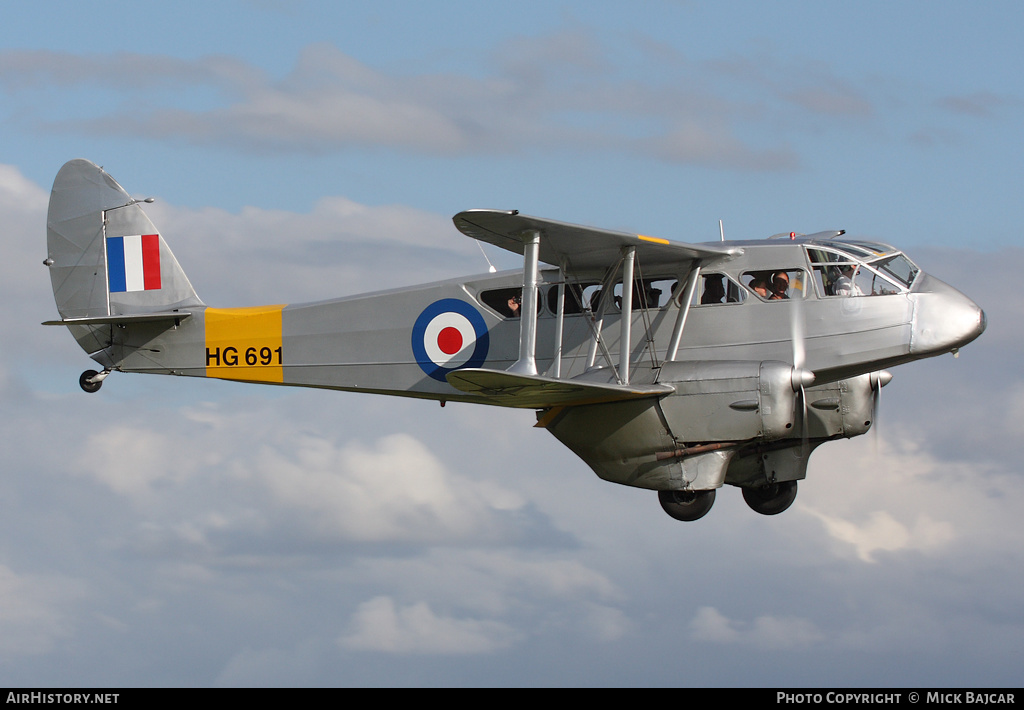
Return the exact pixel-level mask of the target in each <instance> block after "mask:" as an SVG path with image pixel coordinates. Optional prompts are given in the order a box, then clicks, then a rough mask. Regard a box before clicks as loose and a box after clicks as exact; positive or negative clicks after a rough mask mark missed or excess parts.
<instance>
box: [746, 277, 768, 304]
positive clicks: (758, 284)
mask: <svg viewBox="0 0 1024 710" xmlns="http://www.w3.org/2000/svg"><path fill="white" fill-rule="evenodd" d="M750 289H751V290H752V291H753V292H754V293H756V294H757V295H758V296H760V297H761V298H763V299H765V300H766V301H767V300H768V297H769V293H768V280H767V279H766V278H765V277H764V276H755V277H754V278H753V280H751V282H750Z"/></svg>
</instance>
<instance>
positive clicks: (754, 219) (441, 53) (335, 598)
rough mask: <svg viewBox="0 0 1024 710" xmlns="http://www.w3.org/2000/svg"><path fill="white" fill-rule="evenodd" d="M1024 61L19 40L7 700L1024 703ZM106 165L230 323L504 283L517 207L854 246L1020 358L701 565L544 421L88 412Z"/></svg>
mask: <svg viewBox="0 0 1024 710" xmlns="http://www.w3.org/2000/svg"><path fill="white" fill-rule="evenodd" d="M1022 25H1024V9H1022V6H1021V5H1020V4H1019V3H1011V2H986V3H970V4H968V3H953V2H943V3H935V2H929V3H925V2H906V3H883V2H862V3H856V4H852V3H838V2H817V3H811V2H806V3H805V2H778V3H754V2H749V3H747V2H731V3H705V2H668V1H661V2H653V1H652V2H644V3H641V4H639V5H637V4H635V3H634V4H631V5H629V6H628V7H627V5H626V4H623V3H589V2H588V3H582V2H544V3H540V2H520V3H516V4H514V5H507V4H504V5H498V4H487V3H480V2H474V3H469V2H445V3H429V4H428V3H414V2H397V1H395V2H376V3H373V4H366V3H334V2H330V3H328V2H323V3H321V2H301V1H298V2H287V3H285V2H274V1H273V0H266V1H265V2H205V3H186V2H180V3H162V4H157V3H153V4H147V3H121V2H95V3H70V2H69V3H60V2H45V1H44V2H39V3H33V4H32V5H31V6H28V5H26V6H24V7H23V8H19V9H16V10H9V11H8V12H6V13H5V21H4V23H3V24H2V25H0V216H2V217H3V220H4V224H5V228H4V234H5V236H4V240H5V242H4V243H5V245H6V248H7V249H8V258H7V259H5V260H3V263H2V264H0V297H2V298H3V299H4V301H5V303H7V304H8V307H7V308H6V309H5V311H4V313H3V315H2V316H0V318H2V323H3V327H4V329H5V332H6V333H7V337H5V338H4V340H3V342H2V344H0V420H2V427H3V430H4V432H5V437H3V440H2V441H0V460H2V461H3V464H4V466H3V468H4V472H3V474H2V475H0V684H6V685H21V686H33V685H186V686H191V685H229V686H230V685H364V684H368V685H631V686H643V685H690V686H701V685H727V686H739V685H759V686H776V685H784V686H827V685H865V686H889V685H893V686H914V685H920V686H937V685H963V686H972V685H973V686H987V685H1011V686H1013V685H1018V684H1019V663H1018V662H1017V661H1016V659H1018V658H1019V657H1020V653H1021V651H1022V650H1024V648H1022V647H1024V621H1022V620H1024V604H1022V599H1021V595H1020V593H1019V589H1020V585H1021V572H1020V571H1021V569H1022V568H1024V567H1022V564H1021V562H1022V559H1021V550H1022V549H1024V545H1022V544H1021V543H1022V542H1024V526H1022V525H1021V522H1020V519H1019V514H1018V511H1019V510H1020V507H1021V504H1022V503H1024V482H1022V480H1021V472H1020V464H1019V455H1018V453H1017V451H1016V450H1015V447H1014V444H1015V442H1016V441H1019V440H1020V437H1021V436H1022V435H1024V429H1022V428H1021V424H1020V422H1021V421H1024V417H1022V416H1021V415H1022V414H1024V372H1022V368H1021V365H1020V362H1019V357H1017V353H1019V352H1020V349H1021V346H1022V345H1024V343H1022V342H1021V341H1022V337H1021V333H1020V329H1019V326H1017V322H1018V319H1019V313H1020V312H1021V308H1022V307H1024V299H1022V297H1021V296H1020V295H1019V293H1018V291H1019V288H1018V284H1019V274H1020V273H1021V270H1022V269H1024V252H1022V251H1021V246H1022V238H1021V236H1020V232H1019V227H1018V225H1020V224H1021V223H1024V214H1022V211H1024V210H1022V207H1021V202H1020V200H1019V198H1018V195H1017V193H1018V192H1019V188H1020V185H1021V171H1022V168H1021V166H1022V165H1024V160H1022V158H1024V156H1022V143H1024V142H1022V141H1021V126H1024V121H1022V113H1024V86H1022V81H1024V80H1022V79H1021V75H1020V66H1021V64H1022V59H1024V56H1022V54H1024V53H1022V50H1021V48H1020V43H1019V36H1018V35H1019V29H1020V27H1021V26H1022ZM77 157H83V158H88V159H90V160H93V161H95V162H97V163H99V164H101V165H104V166H105V167H106V168H107V170H108V171H110V172H111V173H112V174H113V175H114V177H115V178H117V179H118V181H119V182H120V183H121V184H122V185H124V187H125V188H126V189H127V190H128V191H129V192H131V193H132V194H133V195H136V196H139V197H143V196H153V197H155V198H156V202H155V203H154V204H153V205H151V206H150V207H148V208H147V211H148V212H149V214H150V215H151V217H152V218H153V220H154V222H155V223H156V224H157V225H158V226H159V227H160V229H161V231H162V233H163V235H164V237H165V238H166V239H167V241H168V242H169V243H170V245H171V246H172V248H173V249H174V251H175V254H176V256H177V258H178V259H179V261H180V262H181V263H182V265H183V266H184V268H185V269H186V271H187V272H188V273H189V276H190V278H191V279H192V282H193V284H194V285H195V287H196V289H197V291H198V292H199V294H200V296H202V297H203V298H204V300H206V302H208V303H211V304H214V305H223V306H242V305H253V304H258V303H282V302H299V301H304V300H314V299H318V298H327V297H331V296H337V295H345V294H348V293H355V292H360V291H368V290H374V289H376V288H381V287H391V286H402V285H408V284H412V283H418V282H422V281H427V280H431V279H440V278H449V277H453V276H458V275H460V274H466V273H473V272H480V271H483V270H485V268H486V263H485V262H484V261H483V258H482V257H481V255H480V252H479V249H478V247H477V246H476V245H475V244H474V243H473V242H471V241H470V240H467V239H465V238H464V237H462V236H461V235H460V234H458V233H457V232H456V231H455V229H454V227H453V226H452V224H451V221H450V217H451V215H453V214H455V213H456V212H458V211H460V210H462V209H467V208H473V207H500V208H515V209H520V210H522V211H523V212H526V213H531V214H537V215H541V216H545V217H550V218H553V219H558V220H564V221H571V222H580V223H584V224H591V225H595V226H601V227H608V228H620V229H628V230H635V231H639V232H643V233H646V234H653V235H658V236H664V237H668V238H673V239H678V240H681V241H702V240H716V239H717V238H718V220H719V219H722V220H723V221H724V225H725V231H726V235H727V236H728V237H732V238H757V237H762V236H768V235H771V234H775V233H778V232H783V231H800V232H814V231H819V230H824V229H833V228H842V229H846V230H847V231H848V233H849V234H850V235H852V236H857V237H865V238H872V239H880V240H883V241H886V242H890V243H894V244H897V245H899V246H901V247H904V248H906V249H907V250H908V252H909V253H910V255H911V257H913V258H914V259H916V260H917V261H918V262H919V263H920V265H921V266H922V267H924V268H925V269H927V270H928V271H930V272H932V273H934V274H935V275H937V276H938V277H939V278H942V279H944V280H947V281H949V282H950V283H952V284H954V285H956V286H957V287H958V288H961V289H962V290H963V291H964V292H966V293H967V294H968V295H970V296H971V297H972V298H974V299H975V300H977V301H978V302H979V303H980V304H981V305H982V306H983V307H984V308H985V309H986V312H987V314H988V316H989V323H990V325H989V330H988V331H987V332H986V333H985V335H984V336H983V337H982V338H981V339H980V340H979V341H978V342H977V343H975V344H973V345H971V346H970V347H968V348H965V350H964V352H963V353H962V354H961V357H960V358H959V359H957V360H954V359H953V358H951V357H944V358H939V359H935V360H930V361H927V362H921V363H915V364H912V365H908V366H904V367H901V368H898V369H897V370H896V372H895V375H896V377H895V379H894V380H893V382H892V384H890V385H889V386H888V387H887V388H886V389H885V391H884V395H885V396H884V398H883V411H882V422H883V426H882V431H881V432H880V433H875V432H873V433H872V434H870V435H869V436H867V437H861V439H858V440H853V441H850V442H845V443H841V444H834V445H832V447H835V448H834V449H833V451H832V452H829V453H828V454H825V453H824V452H825V451H827V450H828V448H831V447H826V449H823V450H822V452H819V453H818V454H816V455H815V458H814V459H812V461H811V469H810V473H809V477H808V480H807V481H806V482H804V483H802V484H801V493H800V496H799V498H798V500H797V503H796V504H795V505H794V507H793V509H792V510H790V511H788V512H787V514H785V515H783V516H778V517H777V518H764V517H762V516H757V515H755V514H753V513H751V512H750V511H749V510H747V508H746V506H745V505H744V504H743V502H742V499H741V498H740V496H739V494H738V491H735V490H726V491H722V492H721V494H720V495H719V500H718V502H717V503H716V505H715V508H714V510H713V511H712V513H711V514H709V516H708V517H707V518H706V519H704V520H702V521H701V522H700V523H698V524H695V525H681V524H678V523H675V522H674V521H672V520H670V519H669V518H668V517H667V516H665V515H664V514H663V513H662V512H661V510H660V508H659V506H658V505H657V502H656V500H655V498H654V497H653V495H652V494H650V493H649V492H647V491H638V490H633V489H625V488H620V487H616V486H612V485H610V484H606V483H603V482H601V481H600V480H598V479H597V478H596V477H595V476H594V475H593V474H592V473H591V472H590V471H589V470H588V469H587V468H586V466H585V465H584V464H583V463H582V462H580V461H579V460H578V459H576V458H575V457H574V456H573V455H572V454H571V453H570V452H569V451H567V450H566V449H564V448H562V447H561V446H560V445H559V444H558V443H557V442H556V441H554V440H553V439H552V438H551V437H550V436H547V434H546V433H545V432H543V431H539V430H535V429H532V428H531V426H530V425H531V424H532V421H531V415H530V413H524V412H509V411H503V410H494V409H491V408H474V407H469V406H455V405H452V406H449V407H447V408H446V409H445V410H441V414H439V413H438V412H439V410H438V408H437V407H436V404H435V405H431V404H430V403H425V402H409V401H404V400H391V399H386V398H373V397H364V396H357V395H350V394H338V393H329V392H309V391H302V392H294V391H291V390H281V389H276V388H258V387H245V386H241V385H238V384H233V383H223V382H206V381H198V382H182V381H181V380H178V379H176V378H175V379H171V378H140V377H129V376H118V375H115V376H113V377H111V378H110V379H109V380H108V381H107V383H106V384H105V385H104V388H103V390H102V392H101V393H100V394H98V395H95V396H86V395H84V394H82V393H81V392H80V391H79V390H78V387H77V376H78V373H79V372H80V371H81V370H83V369H85V368H87V367H89V366H90V365H91V362H90V361H89V360H88V359H87V358H86V357H85V356H84V355H83V354H82V353H81V352H80V351H79V350H78V348H77V347H76V346H75V344H74V342H73V341H72V339H71V338H70V337H68V335H67V334H66V333H64V332H60V331H59V329H56V328H42V327H40V326H39V325H38V323H39V322H40V321H42V320H46V319H49V318H52V317H54V313H55V309H54V306H53V301H52V297H51V294H50V290H49V283H48V279H47V277H46V274H45V272H44V269H43V268H42V267H41V266H39V262H40V261H41V260H42V258H43V256H44V252H45V248H44V239H45V236H44V235H45V211H46V201H47V199H48V193H49V189H50V185H51V183H52V180H53V176H54V175H55V174H56V172H57V170H58V169H59V168H60V166H61V165H62V164H63V163H64V162H65V161H67V160H69V159H72V158H77ZM489 255H490V257H491V259H492V260H495V261H497V262H498V263H499V264H500V265H502V266H508V267H515V266H517V263H516V261H515V260H514V259H510V258H509V257H508V256H506V255H502V254H493V253H491V254H489ZM830 457H832V458H830ZM385 480H386V481H395V482H398V483H399V484H401V486H402V487H404V489H405V490H408V491H410V494H409V495H407V496H395V495H394V494H393V489H392V488H390V487H389V486H387V485H385V484H384V483H383V481H385ZM730 493H731V494H733V495H729V494H730ZM357 502H358V504H357ZM766 658H768V659H772V663H766V662H765V659H766Z"/></svg>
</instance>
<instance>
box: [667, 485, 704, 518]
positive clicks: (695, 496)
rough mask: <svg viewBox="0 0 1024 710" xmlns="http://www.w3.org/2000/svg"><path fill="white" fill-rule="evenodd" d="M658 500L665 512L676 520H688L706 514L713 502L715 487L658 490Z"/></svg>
mask: <svg viewBox="0 0 1024 710" xmlns="http://www.w3.org/2000/svg"><path fill="white" fill-rule="evenodd" d="M658 501H659V502H660V503H661V507H662V508H664V509H665V512H666V513H668V514H669V515H671V516H672V517H673V518H675V519H676V520H682V521H684V522H690V521H692V520H699V519H700V518H703V517H704V516H705V515H707V514H708V511H709V510H711V506H712V505H714V503H715V489H714V488H712V489H711V490H710V491H658Z"/></svg>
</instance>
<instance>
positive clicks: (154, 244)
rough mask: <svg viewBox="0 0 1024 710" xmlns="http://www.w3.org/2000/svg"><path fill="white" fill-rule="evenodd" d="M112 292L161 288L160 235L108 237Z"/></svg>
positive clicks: (108, 271)
mask: <svg viewBox="0 0 1024 710" xmlns="http://www.w3.org/2000/svg"><path fill="white" fill-rule="evenodd" d="M107 276H108V278H109V280H110V292H111V293H119V292H126V291H153V290H159V289H160V235H159V234H133V235H129V236H126V237H107Z"/></svg>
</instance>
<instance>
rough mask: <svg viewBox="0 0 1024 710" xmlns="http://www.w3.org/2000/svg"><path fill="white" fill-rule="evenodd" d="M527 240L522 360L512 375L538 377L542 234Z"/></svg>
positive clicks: (524, 237)
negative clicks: (539, 285)
mask: <svg viewBox="0 0 1024 710" xmlns="http://www.w3.org/2000/svg"><path fill="white" fill-rule="evenodd" d="M522 240H523V302H522V306H521V308H520V310H521V311H522V314H523V315H522V317H521V318H520V319H519V359H518V360H516V361H515V362H514V363H513V364H512V366H511V367H510V368H508V372H514V373H516V374H520V375H536V374H537V357H536V352H537V310H538V309H537V306H538V305H539V304H538V303H537V297H538V288H537V284H538V282H539V281H540V231H539V230H536V229H531V230H529V231H527V232H524V233H523V235H522Z"/></svg>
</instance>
